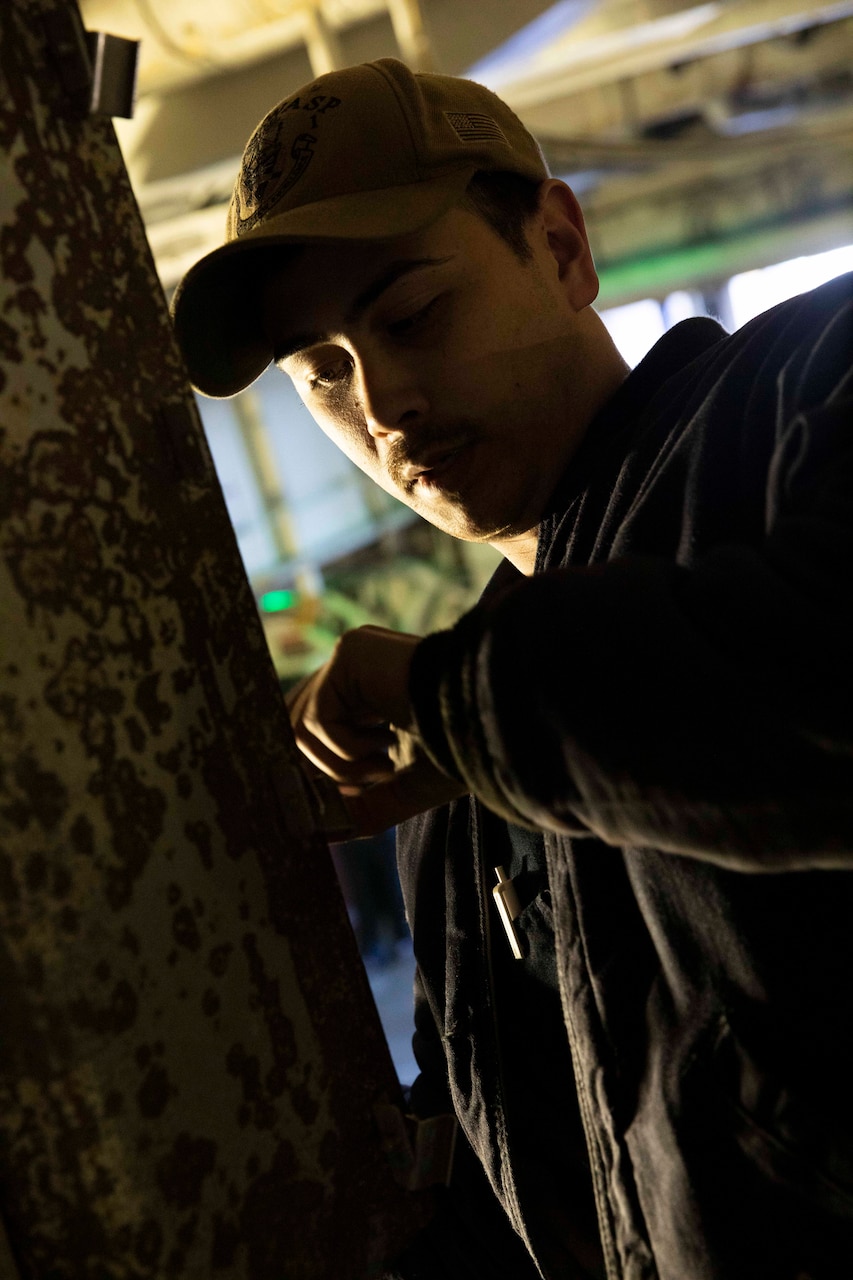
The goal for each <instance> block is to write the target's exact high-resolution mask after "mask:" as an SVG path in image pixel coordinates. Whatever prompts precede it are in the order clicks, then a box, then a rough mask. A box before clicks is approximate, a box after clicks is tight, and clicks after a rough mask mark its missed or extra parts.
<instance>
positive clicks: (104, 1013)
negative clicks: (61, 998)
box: [69, 979, 139, 1035]
mask: <svg viewBox="0 0 853 1280" xmlns="http://www.w3.org/2000/svg"><path fill="white" fill-rule="evenodd" d="M138 1006H139V1002H138V1000H137V998H136V992H135V991H134V990H133V988H132V987H131V985H130V983H129V982H127V981H126V980H124V979H122V981H121V982H117V983H116V985H115V986H114V987H113V990H112V994H111V996H110V1002H109V1004H107V1005H105V1006H102V1007H100V1008H98V1007H96V1006H95V1005H94V1004H93V1003H92V1001H91V1000H87V999H86V997H85V996H81V997H80V999H79V1000H73V1001H71V1003H70V1004H69V1012H70V1014H71V1017H72V1018H73V1020H74V1021H75V1022H76V1023H77V1025H78V1026H79V1027H86V1028H91V1029H92V1030H93V1031H99V1032H101V1033H108V1034H114V1035H118V1034H120V1033H121V1032H123V1031H127V1030H128V1029H129V1028H130V1027H132V1026H133V1024H134V1022H135V1021H136V1015H137V1011H138Z"/></svg>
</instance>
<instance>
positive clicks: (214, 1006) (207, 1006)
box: [201, 987, 222, 1018]
mask: <svg viewBox="0 0 853 1280" xmlns="http://www.w3.org/2000/svg"><path fill="white" fill-rule="evenodd" d="M221 1003H222V1002H221V1001H220V999H219V996H218V995H217V994H216V992H215V991H211V989H210V987H208V989H207V991H205V993H204V995H203V996H202V999H201V1009H202V1013H203V1014H204V1015H205V1016H206V1017H208V1018H213V1017H214V1016H215V1015H216V1014H217V1013H218V1012H219V1010H220V1007H221Z"/></svg>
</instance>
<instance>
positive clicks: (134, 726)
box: [124, 716, 148, 751]
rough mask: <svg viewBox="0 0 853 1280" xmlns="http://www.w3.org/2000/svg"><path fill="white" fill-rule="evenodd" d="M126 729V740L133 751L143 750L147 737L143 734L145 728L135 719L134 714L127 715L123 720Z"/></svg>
mask: <svg viewBox="0 0 853 1280" xmlns="http://www.w3.org/2000/svg"><path fill="white" fill-rule="evenodd" d="M124 727H125V729H126V730H127V740H128V742H129V743H130V745H131V748H132V749H133V750H134V751H144V750H145V744H146V742H147V741H148V739H147V738H146V736H145V730H144V729H143V728H142V725H141V724H140V723H139V721H138V720H137V718H136V716H128V717H127V718H126V720H125V722H124Z"/></svg>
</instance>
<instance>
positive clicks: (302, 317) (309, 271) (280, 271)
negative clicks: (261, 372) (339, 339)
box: [262, 237, 453, 363]
mask: <svg viewBox="0 0 853 1280" xmlns="http://www.w3.org/2000/svg"><path fill="white" fill-rule="evenodd" d="M410 239H411V238H409V237H407V240H410ZM408 247H409V246H407V245H404V244H401V243H399V242H387V241H386V242H376V243H367V242H359V243H358V244H357V245H349V244H345V243H344V242H342V241H335V242H333V243H331V244H319V243H315V244H308V245H304V246H300V247H299V252H298V253H297V254H294V255H292V256H289V257H288V258H286V259H285V260H283V261H282V262H281V263H280V264H279V265H278V266H272V270H271V272H270V274H269V276H268V279H267V282H266V285H265V287H264V289H263V292H262V310H263V320H264V326H265V329H266V332H267V334H268V336H269V337H270V339H271V340H272V342H273V347H274V351H275V360H276V361H277V362H279V363H280V362H281V361H283V360H286V359H287V358H288V357H289V356H292V355H294V354H296V353H297V352H299V351H301V350H304V349H305V348H306V347H308V346H313V345H316V344H317V343H319V342H322V341H324V340H325V337H326V333H327V330H329V329H330V328H331V329H336V328H339V327H340V326H341V325H342V324H351V323H355V322H357V321H358V320H359V319H360V318H361V317H362V316H363V314H364V312H365V311H366V310H367V309H368V308H369V307H370V306H371V305H372V304H373V303H374V302H376V301H377V300H378V299H379V298H381V297H382V295H383V294H384V293H385V292H387V291H388V290H389V289H390V288H392V286H393V285H395V284H396V283H397V281H398V280H401V279H405V278H406V277H410V276H415V275H416V274H417V273H418V272H420V271H422V270H425V269H428V268H432V267H436V266H441V265H443V264H444V263H445V262H447V261H449V260H450V257H452V256H453V255H452V254H450V255H448V254H443V255H439V254H423V253H421V254H417V253H416V252H415V250H416V247H417V246H416V245H414V244H412V245H411V250H410V252H408V253H407V252H405V250H406V249H407V248H408Z"/></svg>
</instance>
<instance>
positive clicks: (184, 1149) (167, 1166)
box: [157, 1133, 216, 1209]
mask: <svg viewBox="0 0 853 1280" xmlns="http://www.w3.org/2000/svg"><path fill="white" fill-rule="evenodd" d="M215 1163H216V1143H215V1142H211V1140H210V1139H209V1138H193V1137H191V1135H190V1134H188V1133H179V1134H178V1136H177V1138H176V1139H175V1141H174V1143H173V1144H172V1149H171V1151H170V1152H169V1153H168V1154H167V1155H165V1156H163V1158H162V1159H161V1160H160V1161H158V1164H157V1182H158V1185H159V1187H160V1190H161V1192H162V1193H163V1198H164V1200H165V1201H166V1203H167V1204H168V1205H170V1206H172V1207H173V1208H176V1209H189V1208H190V1207H191V1206H192V1205H196V1204H198V1202H199V1199H200V1198H201V1188H202V1184H203V1183H204V1180H205V1178H206V1177H207V1176H208V1175H209V1174H210V1173H211V1172H212V1170H213V1168H214V1165H215Z"/></svg>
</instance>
